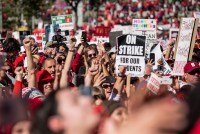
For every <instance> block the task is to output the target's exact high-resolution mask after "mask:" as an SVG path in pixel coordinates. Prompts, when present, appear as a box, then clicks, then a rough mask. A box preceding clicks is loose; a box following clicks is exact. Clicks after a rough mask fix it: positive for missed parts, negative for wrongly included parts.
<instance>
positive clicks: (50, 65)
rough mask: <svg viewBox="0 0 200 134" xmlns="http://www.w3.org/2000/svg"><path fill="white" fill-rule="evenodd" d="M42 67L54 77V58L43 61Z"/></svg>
mask: <svg viewBox="0 0 200 134" xmlns="http://www.w3.org/2000/svg"><path fill="white" fill-rule="evenodd" d="M43 68H44V69H45V70H47V71H48V72H49V73H50V74H51V76H52V77H53V78H54V77H55V72H56V62H55V60H53V59H52V60H48V61H45V64H44V67H43Z"/></svg>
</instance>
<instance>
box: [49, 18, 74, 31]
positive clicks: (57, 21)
mask: <svg viewBox="0 0 200 134" xmlns="http://www.w3.org/2000/svg"><path fill="white" fill-rule="evenodd" d="M51 21H52V24H53V25H59V28H60V29H61V30H62V31H64V30H72V29H74V23H73V15H72V14H68V15H60V16H51Z"/></svg>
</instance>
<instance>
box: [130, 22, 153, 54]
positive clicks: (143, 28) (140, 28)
mask: <svg viewBox="0 0 200 134" xmlns="http://www.w3.org/2000/svg"><path fill="white" fill-rule="evenodd" d="M132 27H133V28H132V30H133V33H134V34H136V35H143V36H146V39H147V41H146V45H145V52H146V54H149V53H150V49H151V47H152V45H153V44H154V43H156V39H157V33H156V32H157V20H156V19H133V21H132Z"/></svg>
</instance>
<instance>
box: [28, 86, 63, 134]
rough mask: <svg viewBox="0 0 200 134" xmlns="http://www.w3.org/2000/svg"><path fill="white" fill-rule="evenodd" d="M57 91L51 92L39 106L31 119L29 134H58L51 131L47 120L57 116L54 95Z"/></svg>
mask: <svg viewBox="0 0 200 134" xmlns="http://www.w3.org/2000/svg"><path fill="white" fill-rule="evenodd" d="M58 91H59V90H55V91H52V92H51V93H50V94H49V95H48V97H47V98H46V99H45V100H44V102H43V103H42V104H41V106H40V107H39V109H38V110H37V112H36V114H35V117H34V119H33V123H32V128H31V134H60V133H55V132H53V131H51V130H50V129H49V127H48V119H49V117H51V116H54V115H56V114H57V101H56V94H57V92H58Z"/></svg>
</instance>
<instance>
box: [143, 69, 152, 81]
mask: <svg viewBox="0 0 200 134" xmlns="http://www.w3.org/2000/svg"><path fill="white" fill-rule="evenodd" d="M150 76H151V67H148V66H146V67H145V71H144V79H149V78H150Z"/></svg>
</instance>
